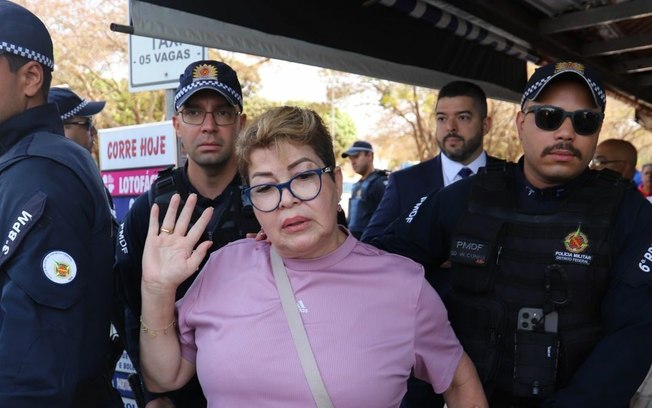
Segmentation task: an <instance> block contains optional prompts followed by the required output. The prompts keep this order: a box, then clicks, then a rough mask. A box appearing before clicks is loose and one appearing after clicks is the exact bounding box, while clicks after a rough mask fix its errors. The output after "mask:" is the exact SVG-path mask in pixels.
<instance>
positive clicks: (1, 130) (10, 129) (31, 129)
mask: <svg viewBox="0 0 652 408" xmlns="http://www.w3.org/2000/svg"><path fill="white" fill-rule="evenodd" d="M36 132H49V133H56V134H59V135H63V134H64V132H63V123H61V118H60V117H59V111H58V110H57V107H56V105H55V104H53V103H48V104H46V105H41V106H37V107H35V108H32V109H28V110H26V111H24V112H22V113H19V114H18V115H16V116H13V117H11V118H9V119H7V120H6V121H4V122H3V123H0V154H4V153H5V152H6V151H7V150H9V149H10V148H11V147H12V146H13V145H15V144H16V143H18V142H19V141H20V140H21V139H23V138H24V137H27V136H29V135H31V134H34V133H36Z"/></svg>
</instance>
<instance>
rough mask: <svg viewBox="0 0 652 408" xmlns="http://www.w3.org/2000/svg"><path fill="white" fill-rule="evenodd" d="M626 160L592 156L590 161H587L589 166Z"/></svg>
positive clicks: (600, 165) (599, 165)
mask: <svg viewBox="0 0 652 408" xmlns="http://www.w3.org/2000/svg"><path fill="white" fill-rule="evenodd" d="M625 162H627V160H607V159H602V158H600V157H594V158H593V159H592V160H591V161H590V162H589V167H592V168H594V167H602V166H606V165H607V164H611V163H625Z"/></svg>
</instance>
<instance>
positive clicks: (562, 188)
mask: <svg viewBox="0 0 652 408" xmlns="http://www.w3.org/2000/svg"><path fill="white" fill-rule="evenodd" d="M523 160H524V159H523V157H521V158H520V159H519V161H518V167H517V170H516V183H517V185H518V188H519V192H520V193H519V195H523V196H525V197H527V198H529V199H535V200H545V201H557V200H561V199H564V198H566V197H568V196H569V195H570V193H571V192H573V191H575V190H576V189H577V186H579V185H581V184H583V183H584V182H585V181H586V180H587V178H588V177H590V170H589V168H588V167H587V168H586V169H585V170H584V171H583V172H582V173H581V174H580V175H579V176H578V177H576V178H574V179H573V180H570V181H569V182H567V183H564V184H560V185H557V186H554V187H548V188H537V187H534V186H533V185H532V184H530V182H529V181H527V180H526V179H525V174H524V173H523Z"/></svg>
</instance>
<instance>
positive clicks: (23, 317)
mask: <svg viewBox="0 0 652 408" xmlns="http://www.w3.org/2000/svg"><path fill="white" fill-rule="evenodd" d="M0 21H2V24H0V98H1V99H2V102H0V184H1V185H2V195H1V196H0V234H2V236H3V238H2V240H1V241H2V250H1V251H0V361H1V362H2V363H1V364H0V407H21V408H32V407H33V408H37V407H38V408H40V407H56V408H70V407H74V408H80V407H119V406H121V402H120V401H119V398H118V400H117V401H116V399H115V394H114V393H113V392H112V389H111V387H110V383H109V382H108V381H107V378H105V376H104V369H105V364H106V360H107V353H108V342H109V337H108V332H109V313H110V306H111V299H112V296H113V286H112V276H113V275H112V267H111V266H112V263H113V237H112V236H111V231H112V230H111V213H110V212H109V206H108V202H107V199H106V196H105V195H104V189H103V185H102V180H101V179H100V177H99V174H98V172H97V167H96V166H95V163H94V162H93V160H92V158H91V156H90V155H89V154H88V152H87V151H85V150H84V149H82V148H81V147H79V146H78V145H76V144H75V143H73V142H71V141H69V140H67V139H66V138H65V137H64V136H63V133H64V132H63V126H62V123H61V119H60V118H59V114H58V112H57V108H56V106H55V105H54V104H46V100H47V95H48V90H49V87H50V82H51V78H52V70H53V69H54V60H53V53H52V40H51V38H50V35H49V33H48V31H47V29H46V27H45V26H44V24H43V23H42V22H41V21H40V20H39V19H38V18H37V17H36V16H35V15H34V14H32V13H31V12H30V11H28V10H26V9H25V8H23V7H21V6H19V5H16V4H14V3H12V2H9V1H5V0H0Z"/></svg>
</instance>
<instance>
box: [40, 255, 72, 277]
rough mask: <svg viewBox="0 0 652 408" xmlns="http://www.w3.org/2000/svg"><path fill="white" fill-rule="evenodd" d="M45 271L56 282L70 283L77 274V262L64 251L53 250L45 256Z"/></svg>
mask: <svg viewBox="0 0 652 408" xmlns="http://www.w3.org/2000/svg"><path fill="white" fill-rule="evenodd" d="M43 272H44V273H45V276H46V277H47V278H48V279H50V280H51V281H52V282H54V283H58V284H60V285H63V284H66V283H70V282H72V281H73V279H75V276H77V264H76V263H75V260H74V259H72V257H71V256H70V255H68V254H67V253H65V252H63V251H53V252H50V253H49V254H47V255H45V258H43Z"/></svg>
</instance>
